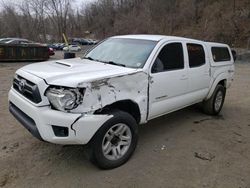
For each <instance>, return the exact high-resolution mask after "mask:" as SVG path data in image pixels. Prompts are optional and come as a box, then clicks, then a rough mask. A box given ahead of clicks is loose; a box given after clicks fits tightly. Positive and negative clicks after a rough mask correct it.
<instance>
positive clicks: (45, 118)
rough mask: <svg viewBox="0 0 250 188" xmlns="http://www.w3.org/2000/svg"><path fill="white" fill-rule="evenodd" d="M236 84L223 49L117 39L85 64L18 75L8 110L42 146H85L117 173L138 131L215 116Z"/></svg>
mask: <svg viewBox="0 0 250 188" xmlns="http://www.w3.org/2000/svg"><path fill="white" fill-rule="evenodd" d="M233 76H234V55H233V53H232V52H231V50H230V48H229V46H228V45H226V44H219V43H210V42H204V41H199V40H193V39H187V38H181V37H171V36H160V35H125V36H115V37H111V38H108V39H106V40H104V41H103V42H101V43H100V44H99V45H97V46H95V47H94V48H92V49H91V50H89V51H88V52H87V53H86V54H85V56H84V57H83V58H75V59H70V60H56V61H49V62H43V63H35V64H30V65H27V66H24V67H22V68H21V69H19V70H17V71H16V74H15V76H14V80H13V86H12V88H11V90H10V92H9V109H10V112H11V113H12V114H13V115H14V117H15V118H16V119H17V120H19V121H20V122H21V124H22V125H23V126H24V127H26V128H27V129H28V130H29V131H30V132H31V133H32V134H33V135H34V136H35V137H37V138H39V139H40V140H43V141H47V142H51V143H56V144H88V146H89V147H88V148H89V150H88V151H89V154H90V155H89V156H90V158H91V159H92V161H94V162H95V164H97V166H99V167H100V168H104V169H108V168H115V167H118V166H120V165H122V164H123V163H125V162H126V161H127V160H128V159H129V157H130V156H131V155H132V153H133V152H134V150H135V148H136V144H137V139H138V124H145V123H147V122H148V121H149V120H151V119H154V118H156V117H159V116H162V115H164V114H168V113H170V112H173V111H176V110H179V109H181V108H184V107H187V106H190V105H193V104H195V103H201V104H203V108H204V112H206V113H207V114H209V115H217V114H218V113H219V112H220V111H221V108H222V106H223V103H224V99H225V95H226V89H227V88H228V87H229V86H230V85H231V83H232V81H233ZM152 130H153V127H152Z"/></svg>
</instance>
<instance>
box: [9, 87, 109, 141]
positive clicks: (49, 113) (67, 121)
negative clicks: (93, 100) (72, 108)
mask: <svg viewBox="0 0 250 188" xmlns="http://www.w3.org/2000/svg"><path fill="white" fill-rule="evenodd" d="M9 104H10V106H9V110H10V112H11V113H12V114H13V116H14V117H15V118H16V119H17V120H18V121H19V122H20V123H21V124H22V125H23V126H24V127H25V128H26V129H28V130H29V131H30V132H31V134H32V135H33V136H35V137H36V138H38V139H39V140H44V141H47V142H51V143H55V144H87V143H88V142H89V140H90V139H91V138H92V137H93V135H94V134H95V133H96V131H97V130H98V129H99V128H100V127H101V126H102V125H103V123H105V122H106V121H107V120H108V119H110V118H111V117H112V115H95V114H91V115H87V114H76V113H66V112H61V111H57V110H52V109H51V108H50V106H42V107H37V106H34V105H33V104H32V103H31V102H30V101H29V100H28V99H26V98H24V97H23V96H22V95H20V94H19V93H18V92H16V91H15V90H14V89H11V90H10V92H9ZM53 126H58V127H63V128H67V130H68V134H67V136H56V134H55V132H54V130H53Z"/></svg>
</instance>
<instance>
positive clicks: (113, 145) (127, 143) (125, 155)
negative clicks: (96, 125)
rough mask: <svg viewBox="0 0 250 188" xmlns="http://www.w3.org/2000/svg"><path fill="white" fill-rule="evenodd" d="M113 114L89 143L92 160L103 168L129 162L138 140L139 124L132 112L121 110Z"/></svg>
mask: <svg viewBox="0 0 250 188" xmlns="http://www.w3.org/2000/svg"><path fill="white" fill-rule="evenodd" d="M111 114H112V115H113V117H112V118H111V119H109V120H108V121H106V122H105V123H104V124H103V126H102V127H101V128H100V129H99V130H98V131H97V133H96V134H95V136H94V137H93V139H92V140H91V142H90V143H89V157H90V160H91V162H93V163H94V164H95V165H97V166H98V167H99V168H101V169H112V168H116V167H119V166H121V165H122V164H124V163H125V162H127V161H128V160H129V158H130V157H131V155H132V154H133V152H134V150H135V148H136V145H137V140H138V126H137V123H136V121H135V119H134V118H133V117H132V116H131V115H130V114H128V113H127V112H123V111H120V110H115V111H113V112H111Z"/></svg>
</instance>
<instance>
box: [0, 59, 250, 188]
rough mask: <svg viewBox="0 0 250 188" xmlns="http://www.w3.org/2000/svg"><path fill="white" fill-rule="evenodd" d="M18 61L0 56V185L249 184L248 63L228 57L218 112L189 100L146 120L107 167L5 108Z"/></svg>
mask: <svg viewBox="0 0 250 188" xmlns="http://www.w3.org/2000/svg"><path fill="white" fill-rule="evenodd" d="M23 65H25V64H24V63H10V64H6V63H5V64H2V63H1V64H0V86H1V87H0V187H171V188H174V187H185V188H186V187H197V188H201V187H219V188H221V187H223V188H224V187H225V188H231V187H232V188H239V187H241V188H245V187H250V63H245V64H236V76H235V82H234V84H233V86H232V87H231V88H230V89H229V90H228V92H227V97H226V101H225V105H224V108H223V111H222V113H221V115H220V116H219V117H216V118H215V117H210V116H207V115H204V114H202V113H201V112H200V111H199V110H197V108H195V107H189V108H187V109H184V110H181V111H178V112H175V113H173V114H170V115H167V116H164V117H161V118H158V119H156V120H153V121H151V122H149V123H148V124H146V125H145V126H141V127H140V133H139V135H140V140H139V145H138V147H137V149H136V152H135V153H134V155H133V157H132V158H131V159H130V160H129V162H128V163H126V164H125V165H123V166H122V167H120V168H117V169H114V170H108V171H102V170H99V169H97V168H96V167H95V166H93V165H92V164H91V163H90V162H89V161H88V160H87V159H86V158H85V155H84V148H83V147H82V146H60V145H53V144H49V143H44V142H40V141H38V140H37V139H35V138H34V137H33V136H31V135H30V133H29V132H28V131H26V130H25V129H24V128H23V127H22V126H21V125H20V124H19V123H18V122H17V121H16V120H15V119H14V118H13V117H12V116H11V115H10V113H9V112H8V101H7V93H8V90H9V88H10V86H11V82H12V77H13V74H14V72H15V70H16V69H18V68H19V67H22V66H23Z"/></svg>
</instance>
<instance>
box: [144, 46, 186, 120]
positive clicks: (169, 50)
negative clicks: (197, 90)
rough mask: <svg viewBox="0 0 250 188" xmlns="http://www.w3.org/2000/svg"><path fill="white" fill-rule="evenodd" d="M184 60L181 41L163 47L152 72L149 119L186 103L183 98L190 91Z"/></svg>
mask: <svg viewBox="0 0 250 188" xmlns="http://www.w3.org/2000/svg"><path fill="white" fill-rule="evenodd" d="M184 62H185V61H184V53H183V44H182V43H181V42H171V43H168V44H166V45H165V46H163V47H162V48H161V50H160V52H159V54H158V56H157V58H156V59H155V61H154V63H153V65H152V68H151V73H150V81H149V114H148V119H149V120H150V119H153V118H155V117H158V116H161V115H163V114H165V113H168V112H171V111H174V110H176V109H178V108H180V107H182V106H183V105H186V103H187V102H186V101H185V100H184V99H183V98H182V96H183V95H185V94H186V93H187V92H188V72H187V67H186V66H187V65H186V64H185V63H184Z"/></svg>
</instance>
